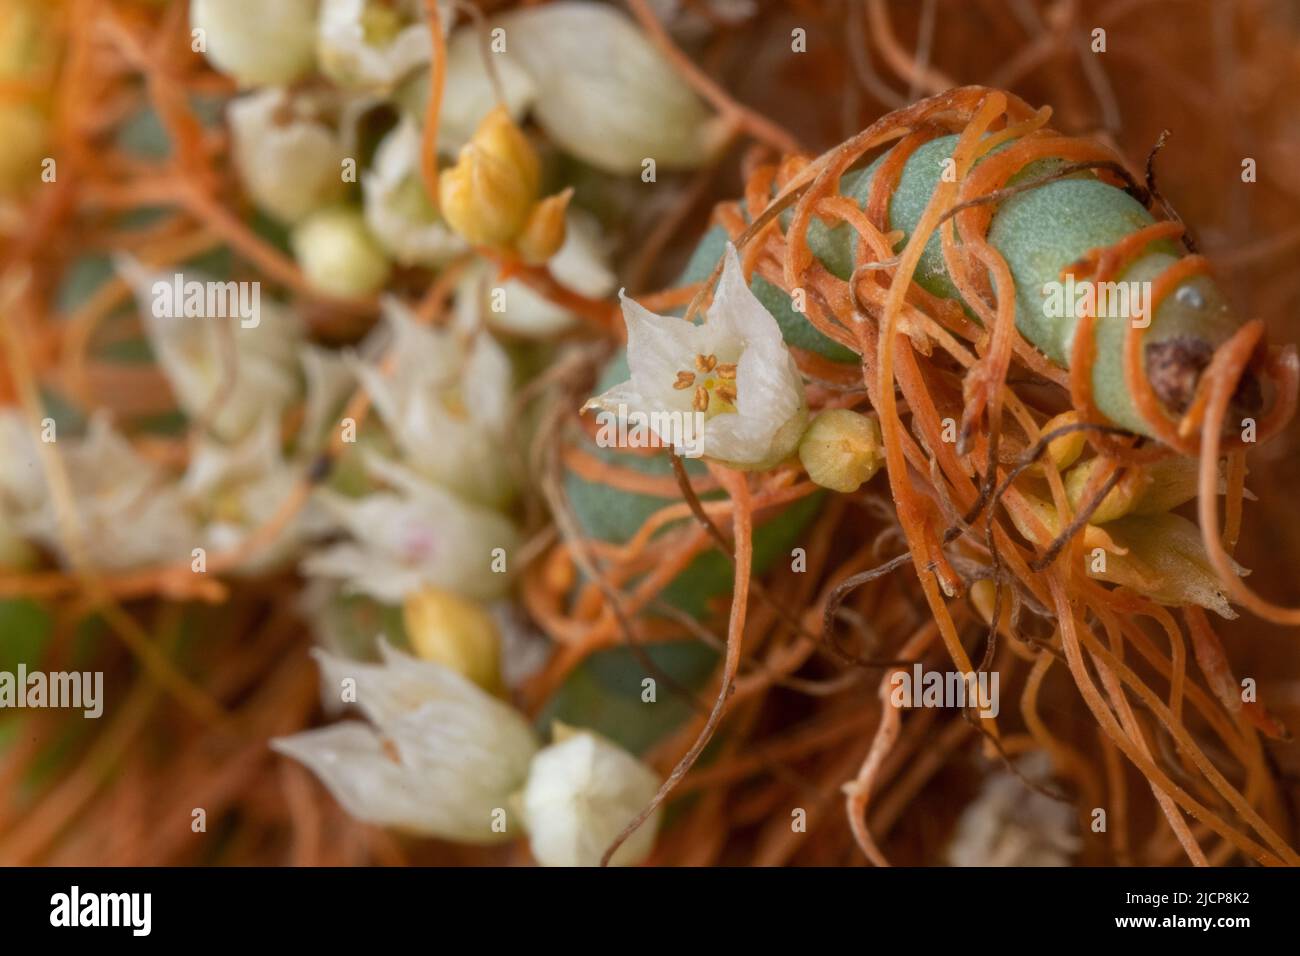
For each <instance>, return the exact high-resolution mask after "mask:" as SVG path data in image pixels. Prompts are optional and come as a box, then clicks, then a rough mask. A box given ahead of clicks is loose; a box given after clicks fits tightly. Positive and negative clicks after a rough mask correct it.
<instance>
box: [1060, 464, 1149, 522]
mask: <svg viewBox="0 0 1300 956" xmlns="http://www.w3.org/2000/svg"><path fill="white" fill-rule="evenodd" d="M1104 462H1105V459H1104V458H1090V459H1088V460H1087V461H1085V462H1084V463H1083V464H1081V465H1076V466H1075V467H1073V468H1071V469H1070V470H1069V471H1068V472H1067V473H1066V475H1065V494H1066V497H1067V498H1068V499H1069V501H1070V507H1072V508H1074V509H1075V511H1076V512H1077V511H1078V510H1079V508H1081V507H1083V506H1084V505H1085V504H1087V501H1085V500H1084V494H1085V492H1086V490H1087V488H1088V485H1089V483H1090V481H1091V479H1092V476H1093V475H1094V474H1095V473H1096V471H1097V469H1098V468H1100V467H1101V466H1102V464H1103V463H1104ZM1149 481H1150V479H1149V478H1148V476H1147V474H1146V473H1145V472H1144V471H1142V470H1141V469H1138V468H1133V467H1129V468H1127V469H1126V470H1125V472H1124V475H1123V477H1121V478H1120V480H1119V482H1118V483H1117V484H1116V485H1115V487H1114V488H1112V489H1111V490H1110V491H1108V492H1107V493H1106V497H1105V498H1103V499H1102V500H1101V504H1099V505H1098V506H1097V508H1096V510H1095V511H1093V513H1092V515H1091V517H1089V519H1088V520H1089V522H1091V523H1092V524H1105V523H1106V522H1107V521H1114V520H1115V519H1116V518H1122V517H1123V516H1124V515H1126V514H1128V513H1129V512H1130V511H1132V510H1133V507H1134V505H1135V504H1136V503H1137V502H1138V500H1139V499H1140V498H1141V497H1142V493H1143V491H1145V490H1146V487H1147V485H1148V483H1149ZM1088 500H1089V501H1090V500H1091V496H1089V498H1088Z"/></svg>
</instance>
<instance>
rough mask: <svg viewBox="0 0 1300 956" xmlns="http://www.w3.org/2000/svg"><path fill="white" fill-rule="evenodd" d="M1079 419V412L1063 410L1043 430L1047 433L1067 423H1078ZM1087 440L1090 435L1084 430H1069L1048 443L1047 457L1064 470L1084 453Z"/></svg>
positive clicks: (1059, 468)
mask: <svg viewBox="0 0 1300 956" xmlns="http://www.w3.org/2000/svg"><path fill="white" fill-rule="evenodd" d="M1079 421H1080V419H1079V413H1078V412H1076V411H1068V412H1062V413H1061V414H1060V415H1057V416H1056V417H1055V418H1053V419H1051V420H1050V421H1049V422H1047V424H1045V425H1044V426H1043V429H1042V431H1043V434H1044V435H1047V434H1050V433H1051V432H1053V431H1055V430H1056V429H1058V428H1063V427H1065V426H1066V425H1077V424H1079ZM1087 441H1088V436H1087V434H1086V433H1084V432H1083V431H1082V430H1080V431H1074V432H1069V433H1067V434H1065V435H1062V436H1061V437H1060V438H1053V439H1052V440H1051V441H1050V442H1048V443H1047V457H1048V458H1050V459H1051V460H1052V463H1053V464H1054V465H1056V467H1057V469H1058V470H1060V471H1064V470H1065V469H1066V468H1069V467H1070V466H1071V465H1073V464H1074V463H1075V462H1076V461H1078V460H1079V456H1080V455H1082V454H1083V446H1084V445H1085V444H1086V443H1087Z"/></svg>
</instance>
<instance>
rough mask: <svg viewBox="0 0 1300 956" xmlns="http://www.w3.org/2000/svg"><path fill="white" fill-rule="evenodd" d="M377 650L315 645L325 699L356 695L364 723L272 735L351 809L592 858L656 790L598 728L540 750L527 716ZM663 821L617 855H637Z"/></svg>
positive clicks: (586, 862)
mask: <svg viewBox="0 0 1300 956" xmlns="http://www.w3.org/2000/svg"><path fill="white" fill-rule="evenodd" d="M380 650H381V652H382V655H383V662H382V664H362V663H359V662H357V661H354V660H348V659H346V658H341V657H337V656H335V655H332V654H329V653H326V652H323V651H321V652H317V654H316V659H317V661H318V662H319V664H320V668H321V678H322V689H323V694H324V698H325V701H326V705H327V706H331V705H333V706H335V707H337V706H338V705H339V704H340V702H341V703H343V704H349V705H355V706H356V707H357V708H358V709H360V711H361V712H362V713H363V714H364V715H365V716H366V718H367V719H368V720H369V723H361V722H357V721H344V722H341V723H336V724H333V725H331V726H328V727H323V728H321V729H319V730H311V731H307V732H305V733H300V734H295V735H294V736H292V737H285V738H281V739H279V740H277V741H275V742H274V744H273V745H274V746H275V748H276V749H277V750H279V751H280V752H281V753H284V754H287V755H289V756H291V757H293V758H295V759H297V760H300V761H302V762H303V763H304V764H306V765H307V766H308V767H310V768H311V769H312V770H313V771H314V772H315V773H316V774H317V775H318V776H319V777H320V778H321V780H322V781H323V782H324V783H325V785H326V786H327V787H329V789H330V792H331V793H333V794H334V796H335V797H336V798H337V799H338V801H339V802H340V803H341V804H343V806H344V807H346V808H347V809H348V811H349V812H350V813H352V814H353V815H354V816H356V817H357V818H359V819H362V820H366V821H367V822H370V823H375V824H379V825H381V826H389V827H396V828H399V829H401V830H404V831H407V832H410V833H414V834H419V835H422V836H434V837H440V838H442V839H445V840H454V841H457V842H460V843H469V844H490V843H500V842H504V841H507V840H512V839H516V838H519V837H522V836H523V835H524V834H527V835H528V837H529V840H530V844H531V847H532V851H533V856H534V858H535V859H536V860H537V862H539V863H541V864H542V865H543V866H594V865H596V864H597V863H599V862H600V859H601V857H602V855H603V854H604V852H605V850H606V848H608V846H609V845H610V844H611V843H612V842H613V840H614V839H615V838H616V837H617V836H618V835H619V833H620V832H621V831H622V830H623V828H624V827H625V826H627V825H628V824H629V823H630V822H631V821H632V820H633V819H634V818H635V817H636V815H637V814H638V813H639V812H640V811H641V809H642V808H643V807H644V806H646V804H648V803H649V802H650V799H651V798H652V797H653V796H654V794H655V792H656V791H657V790H658V789H659V778H658V776H656V774H655V773H654V771H652V770H651V769H650V768H649V767H647V766H645V765H644V764H643V763H641V762H640V761H639V760H637V759H636V758H635V757H633V756H632V755H631V754H629V753H627V752H626V751H624V750H623V749H621V748H620V747H618V746H616V745H615V744H613V743H611V742H609V741H608V740H606V739H605V738H603V737H601V736H600V735H599V734H595V733H592V732H590V731H581V730H575V729H573V728H568V727H564V726H557V727H556V728H555V730H554V733H553V738H554V739H553V742H552V743H551V744H550V745H549V746H542V745H541V743H540V741H539V740H538V738H537V735H536V734H535V733H534V731H533V729H532V727H531V726H530V725H529V723H528V722H527V721H526V720H525V719H524V717H523V715H522V714H520V713H519V712H518V711H517V710H515V709H514V708H513V707H510V706H509V705H508V704H505V703H503V702H502V701H500V700H499V699H497V698H496V697H494V696H492V695H491V694H489V693H487V692H486V691H484V690H482V689H481V688H480V687H478V686H477V685H476V684H475V683H473V682H472V681H470V680H468V679H466V678H465V677H462V676H461V675H460V674H458V673H456V672H455V671H454V670H452V669H450V668H448V667H443V666H442V665H440V664H436V663H432V662H429V661H421V660H417V659H416V658H413V657H410V656H408V655H406V654H403V653H401V652H400V651H397V650H394V649H393V648H391V647H390V646H389V645H388V644H387V643H382V642H381V644H380ZM657 822H658V820H657V817H656V818H653V819H650V820H647V821H646V823H645V824H644V825H643V826H641V827H640V828H639V829H638V830H637V831H636V832H635V833H634V834H633V835H632V837H631V838H630V839H628V840H627V841H626V842H625V843H624V844H623V845H622V846H621V847H620V848H619V851H618V852H617V853H616V854H615V855H614V857H613V859H612V862H613V863H614V864H615V865H632V864H636V863H640V862H642V861H643V860H644V859H645V857H646V856H647V855H648V854H649V853H650V850H651V849H652V847H653V845H654V835H655V828H656V826H657Z"/></svg>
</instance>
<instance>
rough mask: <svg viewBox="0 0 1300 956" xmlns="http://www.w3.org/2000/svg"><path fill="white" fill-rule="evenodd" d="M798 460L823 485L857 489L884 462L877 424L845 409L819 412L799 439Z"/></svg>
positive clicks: (810, 475) (839, 489)
mask: <svg viewBox="0 0 1300 956" xmlns="http://www.w3.org/2000/svg"><path fill="white" fill-rule="evenodd" d="M799 460H800V461H801V462H803V466H804V468H805V469H807V471H808V477H809V478H811V479H812V480H813V481H814V482H816V483H817V484H819V485H821V486H822V487H823V488H830V489H831V490H832V491H842V492H846V493H847V492H852V491H857V490H858V488H859V487H860V486H861V485H862V483H863V482H865V481H870V480H871V477H872V476H873V475H874V474H875V473H876V472H877V471H879V470H880V466H881V465H882V464H884V462H885V454H884V449H883V448H882V445H881V438H880V426H879V425H878V424H877V423H876V420H875V419H874V418H868V417H867V416H866V415H860V414H858V413H857V412H855V411H851V410H849V409H847V408H830V409H827V410H825V411H823V412H819V413H818V414H817V417H816V418H814V419H813V420H812V424H811V425H809V426H808V430H807V431H806V432H804V435H803V438H802V439H800V441H799Z"/></svg>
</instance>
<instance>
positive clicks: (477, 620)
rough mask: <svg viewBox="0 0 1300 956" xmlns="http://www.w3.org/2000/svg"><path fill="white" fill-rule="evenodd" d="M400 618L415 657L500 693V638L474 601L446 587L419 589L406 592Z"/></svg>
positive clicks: (490, 617) (494, 626) (492, 624)
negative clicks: (431, 662)
mask: <svg viewBox="0 0 1300 956" xmlns="http://www.w3.org/2000/svg"><path fill="white" fill-rule="evenodd" d="M402 620H403V622H404V624H405V625H406V636H407V637H408V638H409V639H410V642H411V649H412V650H414V651H415V654H416V656H417V657H419V658H420V659H422V660H426V661H433V662H434V663H436V664H441V665H442V666H444V667H447V668H449V669H451V670H454V671H456V672H457V673H458V674H460V675H462V676H463V677H467V678H469V679H470V680H472V681H473V682H474V683H476V684H478V685H479V686H480V687H482V688H483V689H484V690H486V691H489V692H491V693H494V694H499V693H501V691H502V690H503V687H502V684H501V638H500V635H499V633H498V632H497V626H496V623H495V622H494V621H493V620H492V616H491V615H490V614H488V612H487V611H485V610H484V609H483V608H482V607H481V606H480V605H478V604H475V603H474V602H473V601H469V600H466V599H465V598H463V597H460V596H459V595H457V594H453V593H452V592H450V591H443V590H441V589H439V588H425V589H424V590H421V591H416V592H414V593H412V594H409V595H407V597H406V600H405V602H403V605H402Z"/></svg>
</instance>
